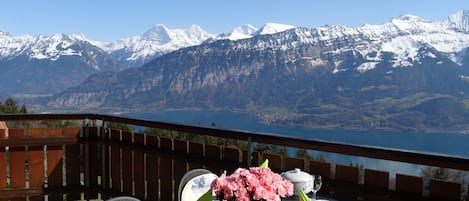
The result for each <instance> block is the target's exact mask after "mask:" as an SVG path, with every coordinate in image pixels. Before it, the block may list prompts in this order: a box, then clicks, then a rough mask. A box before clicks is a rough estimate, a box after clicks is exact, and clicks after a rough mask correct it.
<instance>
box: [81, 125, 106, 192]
mask: <svg viewBox="0 0 469 201" xmlns="http://www.w3.org/2000/svg"><path fill="white" fill-rule="evenodd" d="M97 139H98V128H97V127H89V128H88V143H87V144H86V147H87V150H88V153H87V158H88V161H87V165H88V168H87V175H85V179H87V180H88V181H86V184H88V185H89V186H88V187H90V188H97V187H98V176H100V175H101V172H102V170H101V160H100V157H101V153H100V152H99V151H100V150H101V149H99V148H98V146H99V145H98V142H97ZM89 196H90V198H91V197H93V198H94V197H97V194H92V195H91V194H89Z"/></svg>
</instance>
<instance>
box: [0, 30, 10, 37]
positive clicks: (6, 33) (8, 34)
mask: <svg viewBox="0 0 469 201" xmlns="http://www.w3.org/2000/svg"><path fill="white" fill-rule="evenodd" d="M0 36H10V33H8V32H3V31H0Z"/></svg>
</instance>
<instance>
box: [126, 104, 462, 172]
mask: <svg viewBox="0 0 469 201" xmlns="http://www.w3.org/2000/svg"><path fill="white" fill-rule="evenodd" d="M123 116H127V117H134V118H140V119H147V120H156V121H165V122H175V123H183V124H191V125H200V126H205V127H210V126H212V124H214V125H215V126H216V127H217V128H223V129H230V130H245V131H253V132H262V133H274V134H279V135H285V136H294V137H298V138H307V139H319V140H325V141H332V142H342V143H351V144H357V145H368V146H378V147H385V148H393V149H405V150H411V151H418V152H428V153H437V154H441V155H453V156H459V157H465V158H469V135H465V134H459V133H445V132H431V133H423V132H391V131H357V130H338V129H337V130H334V129H314V128H300V127H289V126H283V125H272V124H265V123H263V122H262V121H261V120H259V119H257V118H256V117H253V116H250V115H248V114H244V113H233V112H220V111H179V110H178V111H162V112H157V113H135V114H125V115H123ZM310 153H311V154H313V155H321V156H322V157H324V158H326V160H328V161H331V162H333V163H340V164H356V165H361V164H363V165H365V166H366V167H369V168H374V169H383V170H384V169H386V170H388V171H390V172H391V173H393V172H395V171H398V172H400V173H407V174H412V175H418V174H419V171H420V168H421V167H419V166H416V165H411V164H406V163H399V162H389V161H382V160H375V159H369V158H363V157H352V156H346V155H340V154H331V153H324V152H314V151H311V152H310ZM393 169H394V171H393Z"/></svg>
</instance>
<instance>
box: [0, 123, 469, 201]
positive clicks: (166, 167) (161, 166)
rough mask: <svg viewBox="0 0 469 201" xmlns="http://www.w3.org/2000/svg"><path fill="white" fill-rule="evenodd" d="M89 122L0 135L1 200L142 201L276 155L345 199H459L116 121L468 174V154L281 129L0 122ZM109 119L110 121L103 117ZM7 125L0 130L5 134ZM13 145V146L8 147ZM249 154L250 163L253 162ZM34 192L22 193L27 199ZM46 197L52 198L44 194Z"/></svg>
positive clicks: (168, 196)
mask: <svg viewBox="0 0 469 201" xmlns="http://www.w3.org/2000/svg"><path fill="white" fill-rule="evenodd" d="M2 120H3V121H20V122H21V121H43V120H86V121H88V122H91V123H90V124H89V125H90V126H84V127H81V128H29V127H28V126H26V127H25V128H14V129H9V132H8V133H9V136H8V137H3V138H1V139H0V200H2V199H7V198H8V199H12V198H14V199H15V200H25V199H27V200H42V199H43V198H44V197H47V200H64V199H66V200H79V199H102V200H105V199H107V198H110V197H112V196H117V195H131V196H134V197H137V198H140V199H142V200H161V201H167V200H175V198H176V197H177V195H175V193H176V192H177V187H178V185H179V180H180V179H181V178H182V176H183V175H184V174H185V173H186V172H187V171H188V170H190V169H194V168H205V169H208V170H210V171H212V172H214V173H216V174H220V173H221V172H222V171H223V170H228V172H229V171H232V170H234V169H235V168H237V167H246V166H249V165H256V164H258V163H259V161H260V160H263V159H265V158H268V159H269V161H270V167H271V168H272V169H273V170H274V171H276V172H281V171H285V170H290V169H293V168H301V169H303V170H306V171H308V172H310V173H313V174H320V175H322V176H323V177H324V180H325V183H326V184H325V185H324V188H323V190H321V192H322V193H324V195H325V196H331V197H333V198H335V199H338V200H341V199H345V200H386V199H387V200H415V199H426V200H428V199H447V200H460V199H461V198H464V197H465V196H467V195H463V194H462V191H461V190H462V189H467V186H465V187H463V186H461V185H462V184H459V183H454V182H449V181H443V180H438V179H430V183H429V185H428V195H425V196H423V194H424V191H426V190H427V189H424V186H425V184H424V183H425V182H424V181H423V180H424V179H423V178H422V177H419V176H415V175H404V174H399V173H398V174H396V176H395V181H394V185H393V186H394V187H393V189H390V183H391V182H390V178H391V176H390V175H389V172H387V171H379V170H373V169H368V168H366V167H365V168H363V169H361V168H358V167H352V166H349V165H343V164H342V165H341V164H336V165H333V164H331V163H329V162H320V161H314V160H311V161H309V160H306V159H304V158H296V157H285V156H282V155H278V154H274V153H269V152H256V151H253V150H252V149H250V148H249V147H250V146H248V149H247V150H240V149H238V148H235V147H223V146H218V145H209V144H202V143H197V142H189V141H183V140H177V139H171V138H166V137H161V136H153V135H146V134H141V133H131V132H126V131H120V130H113V129H107V128H105V127H102V126H99V127H97V126H95V125H94V124H93V123H92V122H95V121H100V122H117V123H125V124H129V125H135V126H144V127H149V128H159V129H165V130H172V131H179V132H184V133H191V134H194V135H208V136H215V137H220V138H227V139H238V140H244V141H247V142H248V144H249V145H251V144H252V143H265V144H273V145H281V146H286V147H293V148H301V149H307V150H317V151H324V152H331V153H338V154H346V155H353V156H361V157H369V158H375V159H384V160H390V161H400V162H407V163H412V164H419V165H429V166H435V167H443V168H451V169H456V170H463V171H469V159H468V158H462V157H451V156H443V155H434V154H425V153H417V152H410V151H403V150H396V149H386V148H377V147H370V146H359V145H349V144H343V143H332V142H326V141H320V140H306V139H298V138H292V137H286V136H280V135H273V134H264V133H251V132H244V131H233V130H223V129H217V128H205V127H197V126H191V125H183V124H172V123H166V122H155V121H147V120H138V119H131V118H123V117H116V116H110V115H99V114H47V115H42V114H41V115H39V114H38V115H0V121H2ZM104 125H105V124H104ZM4 133H5V131H4V130H0V136H4ZM5 147H8V149H5ZM248 159H250V160H248ZM19 195H21V196H20V197H24V196H25V195H27V198H25V199H18V196H19ZM44 199H45V198H44Z"/></svg>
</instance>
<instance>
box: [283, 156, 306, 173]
mask: <svg viewBox="0 0 469 201" xmlns="http://www.w3.org/2000/svg"><path fill="white" fill-rule="evenodd" d="M284 164H285V166H284V167H285V170H293V169H295V168H299V169H301V170H302V171H305V159H303V158H293V157H286V158H285V163H284Z"/></svg>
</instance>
